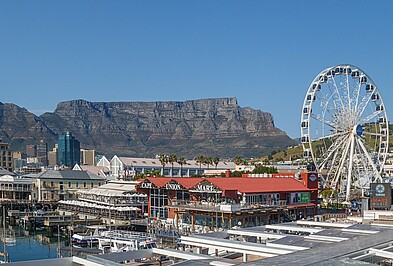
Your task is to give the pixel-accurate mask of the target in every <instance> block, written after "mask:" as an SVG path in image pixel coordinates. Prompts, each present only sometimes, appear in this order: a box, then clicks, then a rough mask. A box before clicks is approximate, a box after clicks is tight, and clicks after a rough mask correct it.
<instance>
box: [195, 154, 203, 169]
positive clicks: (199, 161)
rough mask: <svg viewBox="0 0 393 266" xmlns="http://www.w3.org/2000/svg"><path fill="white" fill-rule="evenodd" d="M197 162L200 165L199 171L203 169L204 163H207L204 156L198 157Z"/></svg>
mask: <svg viewBox="0 0 393 266" xmlns="http://www.w3.org/2000/svg"><path fill="white" fill-rule="evenodd" d="M195 161H196V162H197V163H199V170H201V168H202V163H204V162H205V156H203V155H198V156H197V157H196V159H195Z"/></svg>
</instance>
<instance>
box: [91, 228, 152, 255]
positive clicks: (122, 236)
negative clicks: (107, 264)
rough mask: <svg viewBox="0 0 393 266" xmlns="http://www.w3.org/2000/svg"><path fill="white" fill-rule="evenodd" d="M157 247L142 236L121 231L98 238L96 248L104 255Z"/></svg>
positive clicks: (106, 233) (145, 236)
mask: <svg viewBox="0 0 393 266" xmlns="http://www.w3.org/2000/svg"><path fill="white" fill-rule="evenodd" d="M155 247H157V245H156V241H155V240H154V239H153V238H152V237H150V236H148V235H146V234H144V233H138V232H130V231H123V230H115V231H107V232H103V233H102V234H101V237H99V238H98V248H99V249H101V250H102V251H103V252H104V253H110V252H125V251H132V250H140V249H151V248H155Z"/></svg>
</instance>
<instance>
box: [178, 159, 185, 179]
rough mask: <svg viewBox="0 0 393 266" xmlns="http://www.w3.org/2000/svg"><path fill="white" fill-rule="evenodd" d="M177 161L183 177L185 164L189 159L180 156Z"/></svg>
mask: <svg viewBox="0 0 393 266" xmlns="http://www.w3.org/2000/svg"><path fill="white" fill-rule="evenodd" d="M177 163H178V164H180V176H181V177H183V165H185V164H186V163H187V161H186V159H185V158H184V157H183V156H180V157H179V159H177Z"/></svg>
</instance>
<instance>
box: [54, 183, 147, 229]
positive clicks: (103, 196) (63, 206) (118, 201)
mask: <svg viewBox="0 0 393 266" xmlns="http://www.w3.org/2000/svg"><path fill="white" fill-rule="evenodd" d="M138 183H139V182H137V181H109V182H108V183H107V184H105V185H102V186H100V187H97V188H92V189H80V190H78V191H77V192H76V195H77V199H75V200H60V201H59V206H58V208H59V211H60V212H64V214H75V213H76V214H78V215H79V218H80V219H84V218H88V219H97V218H100V219H102V220H103V221H104V222H105V223H106V224H123V223H129V222H130V221H131V220H133V219H138V218H141V217H142V214H143V212H144V208H147V196H146V194H144V193H140V192H137V191H136V190H135V186H136V185H137V184H138Z"/></svg>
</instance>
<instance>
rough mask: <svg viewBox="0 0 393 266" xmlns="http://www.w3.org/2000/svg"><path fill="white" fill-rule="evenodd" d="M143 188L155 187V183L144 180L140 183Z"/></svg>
mask: <svg viewBox="0 0 393 266" xmlns="http://www.w3.org/2000/svg"><path fill="white" fill-rule="evenodd" d="M140 187H141V188H153V184H152V183H150V182H143V183H141V185H140Z"/></svg>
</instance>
